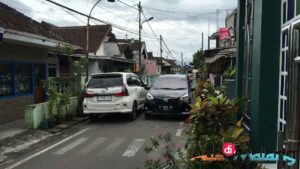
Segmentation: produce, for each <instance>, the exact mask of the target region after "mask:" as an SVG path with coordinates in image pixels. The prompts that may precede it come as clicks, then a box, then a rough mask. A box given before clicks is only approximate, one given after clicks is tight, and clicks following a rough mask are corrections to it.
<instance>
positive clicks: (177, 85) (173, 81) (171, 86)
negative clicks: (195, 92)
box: [153, 77, 188, 90]
mask: <svg viewBox="0 0 300 169" xmlns="http://www.w3.org/2000/svg"><path fill="white" fill-rule="evenodd" d="M153 87H154V89H166V90H180V89H182V90H184V89H187V88H188V82H187V79H186V78H180V77H159V78H157V79H156V80H155V82H154V84H153Z"/></svg>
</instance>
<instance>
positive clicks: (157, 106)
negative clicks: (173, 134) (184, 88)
mask: <svg viewBox="0 0 300 169" xmlns="http://www.w3.org/2000/svg"><path fill="white" fill-rule="evenodd" d="M164 106H167V107H172V108H171V109H167V110H166V109H163V107H164ZM190 110H191V107H190V105H189V104H188V103H186V102H183V101H181V100H179V99H174V100H172V101H170V102H168V103H166V102H164V101H163V100H159V99H154V100H147V101H146V102H145V113H146V114H153V115H155V114H157V115H158V114H165V115H189V114H190Z"/></svg>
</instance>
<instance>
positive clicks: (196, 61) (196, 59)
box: [193, 50, 204, 69]
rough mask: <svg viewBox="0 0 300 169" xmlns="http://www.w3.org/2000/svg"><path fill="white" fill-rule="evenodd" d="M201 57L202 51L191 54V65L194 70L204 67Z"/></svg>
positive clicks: (202, 57)
mask: <svg viewBox="0 0 300 169" xmlns="http://www.w3.org/2000/svg"><path fill="white" fill-rule="evenodd" d="M203 55H204V52H203V50H197V52H196V53H194V54H193V65H194V68H195V69H199V68H201V67H202V66H203V65H204V56H203Z"/></svg>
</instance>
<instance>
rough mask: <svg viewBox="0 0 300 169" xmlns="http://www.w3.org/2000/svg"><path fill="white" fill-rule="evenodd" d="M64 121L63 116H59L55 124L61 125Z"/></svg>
mask: <svg viewBox="0 0 300 169" xmlns="http://www.w3.org/2000/svg"><path fill="white" fill-rule="evenodd" d="M63 121H64V117H63V116H57V117H55V124H56V125H58V124H61V123H62V122H63Z"/></svg>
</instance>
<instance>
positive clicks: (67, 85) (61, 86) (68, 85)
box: [49, 77, 82, 97]
mask: <svg viewBox="0 0 300 169" xmlns="http://www.w3.org/2000/svg"><path fill="white" fill-rule="evenodd" d="M49 80H51V81H53V82H54V83H55V84H56V85H57V87H58V91H59V92H60V93H62V94H67V95H69V96H70V97H71V96H78V94H79V92H81V91H82V84H81V81H80V80H79V79H76V78H72V77H54V78H49Z"/></svg>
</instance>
